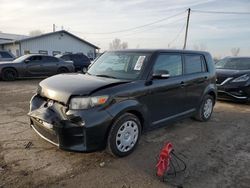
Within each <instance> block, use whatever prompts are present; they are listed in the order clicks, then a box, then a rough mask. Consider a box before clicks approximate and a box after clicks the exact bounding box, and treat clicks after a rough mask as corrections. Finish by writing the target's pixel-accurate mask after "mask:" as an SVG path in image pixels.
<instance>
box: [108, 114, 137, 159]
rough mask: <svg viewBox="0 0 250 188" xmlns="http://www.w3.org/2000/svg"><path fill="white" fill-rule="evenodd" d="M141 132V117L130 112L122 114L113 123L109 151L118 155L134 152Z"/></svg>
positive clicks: (109, 138) (123, 155) (122, 155)
mask: <svg viewBox="0 0 250 188" xmlns="http://www.w3.org/2000/svg"><path fill="white" fill-rule="evenodd" d="M140 134H141V123H140V121H139V119H138V118H137V117H136V116H135V115H133V114H130V113H125V114H123V115H121V116H120V117H119V118H117V120H116V121H115V122H114V124H113V125H112V128H111V130H110V132H109V137H108V151H109V153H110V154H112V155H114V156H117V157H125V156H127V155H129V154H130V153H132V152H133V150H134V149H135V147H136V146H137V144H138V141H139V139H140Z"/></svg>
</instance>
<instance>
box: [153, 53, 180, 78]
mask: <svg viewBox="0 0 250 188" xmlns="http://www.w3.org/2000/svg"><path fill="white" fill-rule="evenodd" d="M156 70H166V71H168V72H169V74H170V76H179V75H182V59H181V55H177V54H160V55H159V56H158V58H157V60H156V62H155V64H154V71H156Z"/></svg>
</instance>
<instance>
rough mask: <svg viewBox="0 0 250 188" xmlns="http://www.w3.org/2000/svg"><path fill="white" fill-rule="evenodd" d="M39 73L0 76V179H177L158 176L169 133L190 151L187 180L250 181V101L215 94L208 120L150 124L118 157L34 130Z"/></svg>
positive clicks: (32, 182) (48, 183) (30, 183)
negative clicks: (62, 144)
mask: <svg viewBox="0 0 250 188" xmlns="http://www.w3.org/2000/svg"><path fill="white" fill-rule="evenodd" d="M39 81H40V80H23V81H15V82H0V106H1V109H0V187H74V185H75V186H76V185H77V186H79V187H95V188H96V187H120V188H128V187H130V188H132V187H133V188H134V187H157V188H158V187H172V186H170V185H169V184H166V183H162V182H161V181H159V180H158V179H157V178H156V176H155V163H156V156H157V154H158V153H159V151H160V148H161V147H162V145H163V143H164V142H165V141H171V142H173V144H174V147H175V149H176V150H177V151H178V152H181V153H183V154H184V155H185V156H186V157H187V159H186V161H187V165H188V171H187V173H186V175H185V179H184V180H183V181H179V180H178V182H179V183H182V185H183V187H209V188H210V187H249V185H250V136H249V135H250V106H249V105H244V104H234V103H226V102H217V104H216V106H215V112H214V114H213V117H212V119H211V120H210V121H209V122H207V123H200V122H196V121H193V120H191V119H186V120H183V121H181V122H177V123H174V124H171V125H168V126H166V127H164V128H160V129H157V130H154V131H151V132H148V133H147V134H144V135H143V136H142V139H141V142H140V144H139V146H138V148H137V150H136V151H135V152H134V153H133V154H132V155H130V156H128V157H126V158H121V159H117V158H113V157H111V156H109V155H108V154H106V153H105V152H95V153H88V154H84V153H71V152H66V151H61V150H59V149H57V148H56V147H55V146H53V145H51V144H50V143H47V142H46V141H44V140H43V139H41V138H40V137H39V136H38V135H36V133H35V132H34V131H33V130H31V129H30V127H29V124H28V118H27V116H26V114H27V112H28V109H29V99H30V98H31V96H32V95H33V93H34V92H35V89H36V86H37V84H38V82H39ZM29 142H31V143H32V144H31V146H30V147H29V148H27V149H26V148H25V146H27V144H28V143H29ZM103 162H104V163H103ZM100 163H101V164H104V166H100Z"/></svg>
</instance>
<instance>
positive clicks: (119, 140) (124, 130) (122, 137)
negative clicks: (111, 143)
mask: <svg viewBox="0 0 250 188" xmlns="http://www.w3.org/2000/svg"><path fill="white" fill-rule="evenodd" d="M138 135H139V130H138V125H137V123H136V122H135V121H132V120H130V121H126V122H125V123H123V124H122V126H121V127H120V128H119V130H118V132H117V134H116V147H117V148H118V150H119V151H121V152H127V151H129V150H131V149H132V148H133V147H134V145H135V143H136V141H137V139H138Z"/></svg>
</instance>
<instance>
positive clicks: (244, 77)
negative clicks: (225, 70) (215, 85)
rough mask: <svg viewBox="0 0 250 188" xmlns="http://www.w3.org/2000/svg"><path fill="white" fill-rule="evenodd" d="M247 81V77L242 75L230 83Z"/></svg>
mask: <svg viewBox="0 0 250 188" xmlns="http://www.w3.org/2000/svg"><path fill="white" fill-rule="evenodd" d="M248 79H249V75H247V74H244V75H242V76H240V77H238V78H235V79H234V80H233V81H232V82H246V81H247V80H248Z"/></svg>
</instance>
